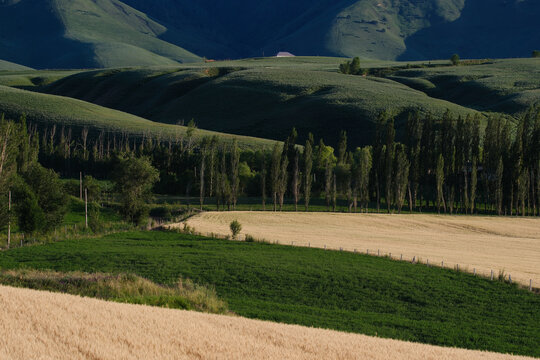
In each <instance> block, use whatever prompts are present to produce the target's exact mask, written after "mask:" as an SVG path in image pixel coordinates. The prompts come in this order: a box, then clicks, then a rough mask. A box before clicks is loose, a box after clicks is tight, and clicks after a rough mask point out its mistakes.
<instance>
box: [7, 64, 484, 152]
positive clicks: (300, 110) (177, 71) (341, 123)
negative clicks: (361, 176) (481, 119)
mask: <svg viewBox="0 0 540 360" xmlns="http://www.w3.org/2000/svg"><path fill="white" fill-rule="evenodd" d="M343 61H344V59H339V58H309V57H308V58H294V59H275V58H273V59H270V58H264V59H248V60H240V61H226V62H216V63H212V64H205V65H197V66H195V65H189V66H184V67H167V68H162V67H160V68H145V69H116V70H98V71H89V72H81V73H78V74H75V75H72V76H68V77H66V78H63V79H60V80H59V81H56V82H54V83H52V84H50V85H49V86H46V87H44V88H41V89H40V91H44V92H47V93H51V94H58V95H62V96H69V97H74V98H78V99H82V100H85V101H89V102H92V103H96V104H99V105H102V106H106V107H110V108H115V109H118V110H121V111H125V112H130V113H133V114H136V115H139V116H142V117H145V118H148V119H151V120H154V121H158V122H166V123H173V124H174V123H179V122H180V123H181V122H182V121H183V120H184V121H187V119H191V118H193V119H194V120H195V122H196V123H197V124H198V126H199V127H201V128H204V129H211V130H214V131H221V132H228V133H235V134H242V135H249V136H257V137H262V138H271V139H283V138H284V137H285V136H286V135H287V134H288V133H289V132H290V130H291V128H292V127H293V126H295V127H296V128H297V129H298V130H299V132H300V134H301V135H302V136H306V135H307V133H308V132H309V131H311V132H313V133H314V134H315V135H316V136H319V137H324V138H325V139H326V140H328V141H329V142H331V143H333V142H335V141H336V140H337V137H338V135H339V132H340V130H341V129H345V130H347V131H348V133H349V137H350V139H351V143H352V144H366V143H370V142H371V139H372V132H373V129H374V126H373V121H374V119H375V118H376V117H377V115H378V114H379V113H380V112H381V111H383V110H388V111H390V112H391V113H392V114H394V115H395V116H396V117H397V120H398V127H400V126H402V125H403V121H404V120H405V118H406V115H407V113H408V112H409V111H410V109H413V108H414V109H415V108H419V109H421V110H422V111H423V112H424V113H427V112H429V113H432V114H436V115H440V114H442V113H444V112H445V111H446V110H447V109H449V110H451V111H452V112H453V113H454V114H456V115H458V114H459V115H466V114H470V113H475V111H474V110H472V109H468V108H465V107H462V106H459V105H456V104H453V103H451V102H448V101H444V100H440V99H436V98H431V97H429V96H427V95H426V94H425V93H423V92H421V91H418V90H415V89H412V88H411V87H408V86H405V85H403V84H401V83H399V82H397V81H393V80H389V79H382V78H377V77H368V78H363V77H359V76H348V75H343V74H339V73H338V72H337V68H338V66H339V64H340V63H341V62H343ZM395 65H396V63H393V62H365V65H364V66H371V67H381V66H382V67H387V66H395ZM402 65H403V64H402ZM0 81H1V80H0Z"/></svg>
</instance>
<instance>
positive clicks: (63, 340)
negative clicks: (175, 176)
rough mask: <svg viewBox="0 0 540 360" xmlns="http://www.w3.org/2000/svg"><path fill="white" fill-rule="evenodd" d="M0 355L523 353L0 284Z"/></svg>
mask: <svg viewBox="0 0 540 360" xmlns="http://www.w3.org/2000/svg"><path fill="white" fill-rule="evenodd" d="M0 319H1V321H0V359H3V360H27V359H57V360H62V359H70V360H72V359H94V360H102V359H103V360H105V359H111V360H113V359H114V360H118V359H314V358H320V359H374V360H378V359H405V360H406V359H414V360H416V359H494V360H495V359H525V358H524V357H512V356H509V355H502V354H494V353H485V352H479V351H468V350H461V349H454V348H442V347H436V346H429V345H422V344H413V343H407V342H401V341H396V340H388V339H379V338H374V337H368V336H364V335H356V334H346V333H339V332H336V331H330V330H321V329H313V328H306V327H301V326H294V325H281V324H275V323H270V322H262V321H257V320H249V319H243V318H238V317H230V316H224V315H210V314H203V313H196V312H188V311H179V310H171V309H163V308H155V307H146V306H139V305H128V304H118V303H108V302H105V301H102V300H96V299H89V298H80V297H77V296H73V295H65V294H58V293H48V292H40V291H35V290H28V289H17V288H10V287H4V286H0Z"/></svg>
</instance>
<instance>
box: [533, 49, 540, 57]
mask: <svg viewBox="0 0 540 360" xmlns="http://www.w3.org/2000/svg"><path fill="white" fill-rule="evenodd" d="M532 57H533V58H540V50H534V51H533V52H532Z"/></svg>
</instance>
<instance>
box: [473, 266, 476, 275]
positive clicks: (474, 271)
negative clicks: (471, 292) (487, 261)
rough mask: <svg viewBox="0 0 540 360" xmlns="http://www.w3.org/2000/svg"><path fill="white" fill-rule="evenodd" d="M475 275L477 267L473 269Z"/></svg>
mask: <svg viewBox="0 0 540 360" xmlns="http://www.w3.org/2000/svg"><path fill="white" fill-rule="evenodd" d="M473 275H474V276H476V268H474V269H473Z"/></svg>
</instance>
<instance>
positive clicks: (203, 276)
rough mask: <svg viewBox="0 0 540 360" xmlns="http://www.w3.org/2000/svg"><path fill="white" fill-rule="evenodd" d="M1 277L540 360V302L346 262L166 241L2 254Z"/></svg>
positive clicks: (422, 273)
mask: <svg viewBox="0 0 540 360" xmlns="http://www.w3.org/2000/svg"><path fill="white" fill-rule="evenodd" d="M0 267H2V268H4V269H10V268H20V267H26V268H35V269H52V270H55V271H64V272H65V271H84V272H96V271H99V272H108V273H122V272H133V273H135V274H137V275H139V276H143V277H146V278H148V279H150V280H152V281H155V282H158V283H161V284H173V283H174V282H175V281H176V280H177V279H178V277H179V276H183V277H186V278H190V279H192V280H193V281H195V282H197V283H199V284H209V285H215V288H216V291H217V294H218V296H219V297H220V298H222V299H223V300H225V301H226V302H227V303H228V305H229V309H230V310H231V311H233V312H235V313H237V314H239V315H241V316H245V317H251V318H259V319H265V320H271V321H278V322H285V323H295V324H301V325H307V326H314V327H324V328H331V329H337V330H344V331H350V332H358V333H365V334H369V335H377V336H380V337H388V338H395V339H403V340H410V341H416V342H424V343H430V344H438V345H444V346H450V347H454V346H456V347H464V348H470V349H482V350H492V351H498V352H512V353H514V354H525V355H532V356H540V352H539V348H538V346H537V341H536V339H538V337H539V336H540V325H539V324H540V312H539V311H540V310H539V309H540V297H538V296H537V295H535V294H532V293H529V292H527V291H525V290H520V289H518V288H517V287H516V286H510V285H508V284H506V283H502V282H497V281H495V282H491V281H489V280H485V279H481V278H478V277H474V276H472V275H468V274H464V273H459V272H455V271H452V270H443V269H439V268H429V267H426V266H423V265H412V264H409V263H405V262H394V261H391V260H388V259H385V258H377V257H369V256H364V255H359V254H354V253H347V252H334V251H324V250H321V249H308V248H294V247H289V246H279V245H268V244H260V243H244V242H229V241H221V240H210V239H205V238H200V237H194V236H188V235H180V234H174V233H163V232H137V233H122V234H116V235H110V236H106V237H103V238H98V239H89V240H77V241H64V242H58V243H53V244H48V245H42V246H32V247H25V248H20V249H13V250H10V251H6V252H2V253H0Z"/></svg>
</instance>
